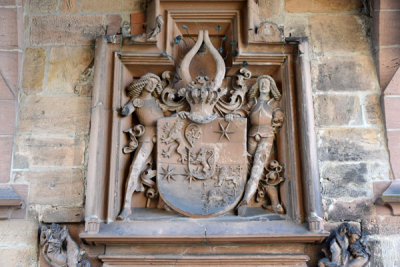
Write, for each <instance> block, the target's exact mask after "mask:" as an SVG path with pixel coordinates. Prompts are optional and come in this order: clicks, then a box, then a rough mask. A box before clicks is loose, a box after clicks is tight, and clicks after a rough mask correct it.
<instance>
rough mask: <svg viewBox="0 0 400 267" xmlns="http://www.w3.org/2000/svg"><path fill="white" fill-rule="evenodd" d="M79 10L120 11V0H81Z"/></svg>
mask: <svg viewBox="0 0 400 267" xmlns="http://www.w3.org/2000/svg"><path fill="white" fill-rule="evenodd" d="M128 2H129V1H128ZM81 10H82V11H83V12H109V13H111V12H122V11H125V10H122V0H113V1H110V0H97V1H92V0H82V1H81Z"/></svg>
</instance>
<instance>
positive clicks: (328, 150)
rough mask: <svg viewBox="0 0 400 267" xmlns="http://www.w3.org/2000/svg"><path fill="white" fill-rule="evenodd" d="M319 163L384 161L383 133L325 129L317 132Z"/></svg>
mask: <svg viewBox="0 0 400 267" xmlns="http://www.w3.org/2000/svg"><path fill="white" fill-rule="evenodd" d="M317 134H318V137H319V140H318V144H319V149H318V154H319V160H321V161H363V160H376V159H380V160H382V161H383V160H385V159H387V154H386V151H385V149H384V147H385V146H384V138H383V133H382V132H381V131H380V130H377V129H363V128H361V129H357V128H353V129H325V130H319V131H318V133H317Z"/></svg>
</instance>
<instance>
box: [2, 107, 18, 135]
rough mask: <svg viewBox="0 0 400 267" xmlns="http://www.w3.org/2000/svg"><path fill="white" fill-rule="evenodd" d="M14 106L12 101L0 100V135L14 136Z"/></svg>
mask: <svg viewBox="0 0 400 267" xmlns="http://www.w3.org/2000/svg"><path fill="white" fill-rule="evenodd" d="M15 106H16V105H15V101H14V100H0V125H1V127H0V134H10V135H13V134H14V130H15Z"/></svg>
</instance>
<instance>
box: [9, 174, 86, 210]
mask: <svg viewBox="0 0 400 267" xmlns="http://www.w3.org/2000/svg"><path fill="white" fill-rule="evenodd" d="M14 176H18V180H21V179H22V180H23V181H26V182H28V183H29V184H30V193H29V204H42V205H55V206H59V205H60V206H74V207H81V206H82V205H83V195H84V184H83V172H82V170H80V169H66V170H51V171H24V172H16V173H14Z"/></svg>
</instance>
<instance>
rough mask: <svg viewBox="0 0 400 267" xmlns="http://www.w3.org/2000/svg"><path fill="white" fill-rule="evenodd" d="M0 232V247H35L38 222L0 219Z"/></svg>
mask: <svg viewBox="0 0 400 267" xmlns="http://www.w3.org/2000/svg"><path fill="white" fill-rule="evenodd" d="M0 233H1V234H0V247H19V248H28V247H29V248H30V247H33V248H35V247H36V242H37V237H38V223H37V222H35V221H30V220H6V221H0ZM2 266H9V265H2Z"/></svg>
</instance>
